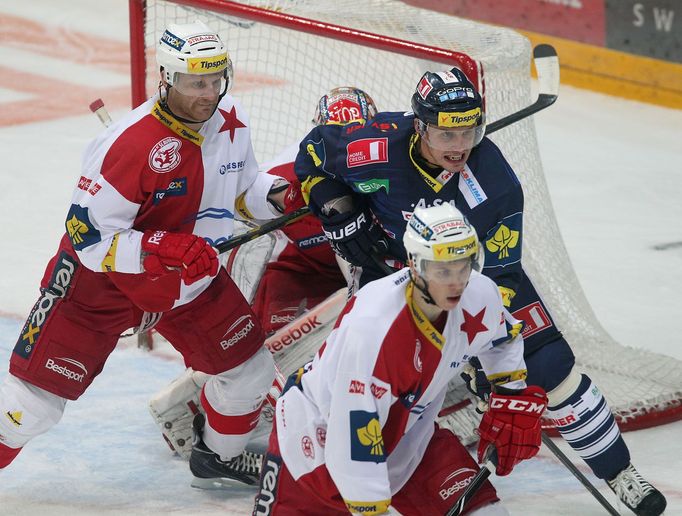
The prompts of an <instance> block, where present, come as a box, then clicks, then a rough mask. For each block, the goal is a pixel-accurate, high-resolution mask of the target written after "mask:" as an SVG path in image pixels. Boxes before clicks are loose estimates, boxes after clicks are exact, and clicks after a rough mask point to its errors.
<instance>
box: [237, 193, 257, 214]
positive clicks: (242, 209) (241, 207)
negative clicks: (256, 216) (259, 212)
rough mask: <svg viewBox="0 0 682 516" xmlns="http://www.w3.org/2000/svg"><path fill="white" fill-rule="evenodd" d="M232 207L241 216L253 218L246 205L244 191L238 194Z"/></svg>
mask: <svg viewBox="0 0 682 516" xmlns="http://www.w3.org/2000/svg"><path fill="white" fill-rule="evenodd" d="M234 209H235V210H237V213H239V215H241V216H242V218H244V219H248V220H252V219H253V214H252V213H251V212H250V211H249V209H248V208H247V207H246V192H244V193H242V194H240V195H239V197H237V198H236V199H235V200H234Z"/></svg>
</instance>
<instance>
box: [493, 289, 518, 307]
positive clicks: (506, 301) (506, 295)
mask: <svg viewBox="0 0 682 516" xmlns="http://www.w3.org/2000/svg"><path fill="white" fill-rule="evenodd" d="M497 288H498V289H499V290H500V295H501V296H502V304H503V305H504V306H505V308H509V307H510V306H511V301H512V299H514V296H515V295H516V291H514V290H512V289H510V288H507V287H497Z"/></svg>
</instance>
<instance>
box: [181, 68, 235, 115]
mask: <svg viewBox="0 0 682 516" xmlns="http://www.w3.org/2000/svg"><path fill="white" fill-rule="evenodd" d="M225 88H226V81H225V76H224V74H222V73H212V74H205V75H190V74H184V73H178V74H175V78H174V80H173V87H172V88H170V90H169V92H168V103H169V106H170V108H171V110H172V111H173V113H175V114H176V115H178V116H180V117H182V118H186V119H188V120H196V121H197V122H200V121H203V120H206V119H207V118H209V117H210V116H211V115H212V114H213V112H214V111H215V108H216V106H217V105H218V102H219V101H220V95H221V94H222V93H223V92H224V91H225Z"/></svg>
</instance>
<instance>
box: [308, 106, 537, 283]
mask: <svg viewBox="0 0 682 516" xmlns="http://www.w3.org/2000/svg"><path fill="white" fill-rule="evenodd" d="M417 144H418V136H417V135H416V134H415V131H414V115H413V114H412V113H402V112H386V113H379V114H378V115H377V116H376V117H375V118H373V119H372V122H371V123H369V124H367V125H365V126H361V125H358V124H353V125H350V126H345V127H341V126H334V125H330V126H319V127H316V128H314V129H313V130H312V131H311V132H310V133H309V134H308V136H307V137H306V138H305V139H304V140H303V142H302V143H301V146H300V150H299V154H298V156H297V158H296V165H295V166H296V174H297V175H298V177H299V178H300V180H301V181H302V182H303V183H304V188H305V187H306V185H311V184H313V183H315V186H316V185H317V184H319V181H320V180H324V181H327V180H332V181H337V182H340V183H343V185H345V187H346V188H348V189H349V190H352V191H353V192H354V194H355V195H361V196H363V197H364V199H366V200H367V201H368V202H369V206H370V207H371V209H372V211H373V212H374V214H375V215H376V217H377V219H378V220H379V222H380V223H381V225H382V227H383V228H384V231H385V232H386V234H387V235H388V236H389V237H390V244H389V245H390V248H389V254H390V255H392V256H393V257H395V258H397V259H399V260H402V261H404V260H405V259H406V255H405V249H404V248H403V245H402V237H403V233H404V232H405V226H406V224H407V221H408V220H409V218H410V216H411V215H412V212H413V211H414V209H415V208H417V207H428V206H434V205H438V204H441V203H444V202H450V203H453V204H454V205H455V206H456V207H457V209H459V210H460V211H461V212H462V213H464V215H466V217H467V218H468V219H469V221H470V222H471V223H472V224H473V225H474V227H475V228H476V231H477V233H478V236H479V238H480V239H481V241H482V243H483V245H484V248H485V269H484V273H485V274H486V275H487V276H489V277H490V278H492V279H494V280H495V282H496V283H497V284H498V285H501V286H504V287H507V288H510V289H512V290H516V289H517V288H518V284H519V282H520V281H521V276H522V273H521V241H522V222H523V215H522V213H523V191H522V189H521V185H520V183H519V181H518V179H517V177H516V175H515V174H514V171H513V170H512V168H511V167H510V165H509V164H508V163H507V161H506V160H505V159H504V157H503V156H502V153H501V152H500V150H499V149H498V148H497V147H496V146H495V144H494V143H493V142H492V141H490V140H489V139H487V138H484V139H483V141H482V142H481V144H480V145H478V146H477V147H476V148H475V149H473V151H472V152H471V155H470V157H469V159H468V161H467V164H466V167H465V169H464V170H463V171H462V172H460V173H454V174H453V173H451V174H448V173H442V174H440V175H439V176H438V177H437V178H434V177H432V176H431V175H429V173H428V172H427V171H426V170H424V169H423V168H422V167H421V166H420V165H419V164H418V163H417V162H416V161H415V159H414V157H413V156H414V146H415V145H417ZM316 181H317V182H316ZM323 189H324V188H322V189H321V190H323ZM307 193H310V192H307ZM325 200H326V199H325ZM315 201H316V199H315V192H314V191H313V192H312V195H311V202H310V207H311V209H312V210H313V212H314V213H319V206H320V205H321V204H320V203H316V202H315ZM368 272H370V271H368Z"/></svg>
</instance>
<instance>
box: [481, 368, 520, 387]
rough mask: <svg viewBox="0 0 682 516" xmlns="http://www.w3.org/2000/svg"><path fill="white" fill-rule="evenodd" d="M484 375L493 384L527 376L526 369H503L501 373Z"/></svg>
mask: <svg viewBox="0 0 682 516" xmlns="http://www.w3.org/2000/svg"><path fill="white" fill-rule="evenodd" d="M486 377H487V378H488V381H489V382H490V383H491V384H493V385H504V384H505V383H510V382H515V381H517V380H525V379H526V378H527V377H528V370H526V369H518V370H517V371H505V372H503V373H495V374H490V375H487V376H486Z"/></svg>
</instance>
